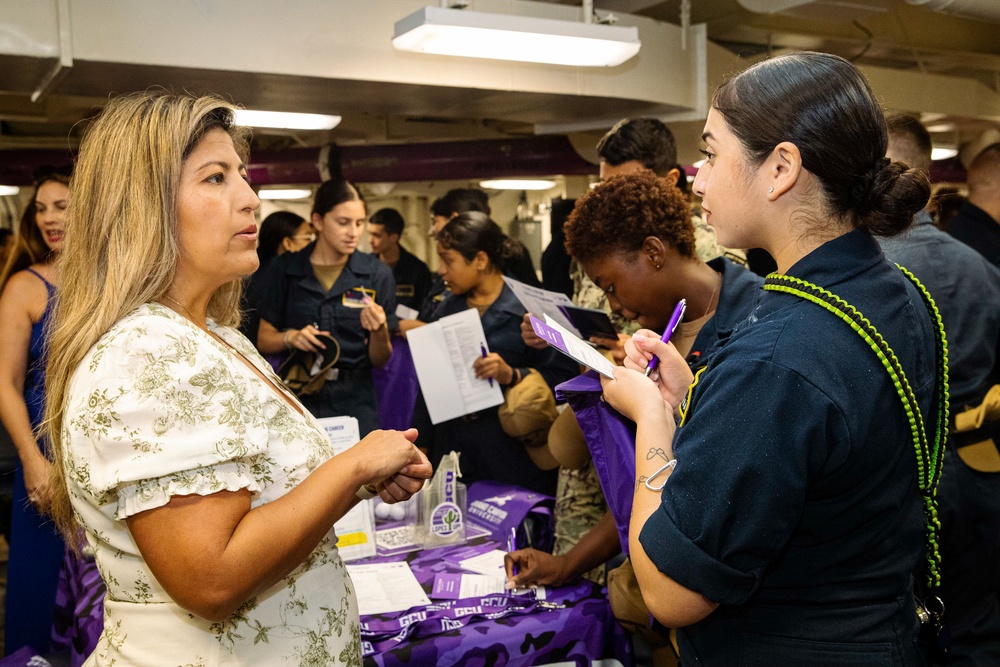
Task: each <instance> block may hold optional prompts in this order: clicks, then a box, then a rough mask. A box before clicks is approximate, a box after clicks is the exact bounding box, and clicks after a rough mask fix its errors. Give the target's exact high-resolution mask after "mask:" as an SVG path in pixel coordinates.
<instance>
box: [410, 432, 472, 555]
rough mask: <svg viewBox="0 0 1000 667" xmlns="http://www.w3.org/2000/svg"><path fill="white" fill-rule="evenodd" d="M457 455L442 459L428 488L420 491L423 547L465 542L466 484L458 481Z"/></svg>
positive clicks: (460, 472)
mask: <svg viewBox="0 0 1000 667" xmlns="http://www.w3.org/2000/svg"><path fill="white" fill-rule="evenodd" d="M458 456H459V455H458V452H451V453H450V454H447V455H446V456H444V457H443V458H442V459H441V464H440V465H439V466H438V469H437V472H435V473H434V478H433V479H432V480H431V483H430V485H429V486H428V487H427V488H425V489H424V490H423V491H421V493H420V495H421V503H420V510H421V511H420V526H421V532H422V534H423V538H424V540H423V541H424V546H425V547H438V546H442V545H445V544H461V543H463V542H465V484H462V483H461V482H460V481H458V479H459V478H460V477H461V476H462V471H461V470H460V469H459V467H458Z"/></svg>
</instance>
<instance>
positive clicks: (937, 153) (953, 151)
mask: <svg viewBox="0 0 1000 667" xmlns="http://www.w3.org/2000/svg"><path fill="white" fill-rule="evenodd" d="M956 155H958V149H957V148H955V147H954V146H935V147H934V148H932V149H931V159H932V160H947V159H949V158H953V157H955V156H956Z"/></svg>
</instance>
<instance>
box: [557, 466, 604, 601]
mask: <svg viewBox="0 0 1000 667" xmlns="http://www.w3.org/2000/svg"><path fill="white" fill-rule="evenodd" d="M555 510H556V511H555V518H556V539H555V545H554V546H553V547H552V553H553V554H555V555H557V556H559V555H561V554H564V553H566V552H567V551H569V550H570V549H572V548H573V546H574V545H575V544H576V543H577V542H579V541H580V538H581V537H583V536H584V535H586V534H587V533H588V532H590V529H591V528H593V527H594V526H595V525H597V522H598V521H600V520H601V517H603V516H604V514H605V513H606V512H607V511H608V505H607V503H606V502H605V501H604V493H603V492H602V491H601V484H600V482H599V481H598V479H597V471H596V470H594V463H593V462H592V461H587V464H586V465H585V466H583V467H582V468H578V469H576V470H573V469H570V468H563V467H560V468H559V481H558V483H557V486H556V508H555ZM583 576H584V578H586V579H590V580H591V581H593V582H594V583H596V584H599V585H601V586H603V585H604V563H601V564H600V565H598V566H597V567H595V568H594V569H593V570H591V571H590V572H586V573H584V575H583Z"/></svg>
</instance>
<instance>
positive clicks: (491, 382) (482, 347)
mask: <svg viewBox="0 0 1000 667" xmlns="http://www.w3.org/2000/svg"><path fill="white" fill-rule="evenodd" d="M479 351H480V352H482V354H483V359H485V358H486V346H485V345H483V344H482V343H480V344H479ZM487 379H488V380H489V381H490V386H491V387H492V386H493V378H487Z"/></svg>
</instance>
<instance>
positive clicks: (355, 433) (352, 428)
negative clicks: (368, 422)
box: [316, 417, 375, 561]
mask: <svg viewBox="0 0 1000 667" xmlns="http://www.w3.org/2000/svg"><path fill="white" fill-rule="evenodd" d="M316 421H317V422H319V425H320V426H322V427H323V431H324V432H325V433H326V437H328V438H329V439H330V443H331V444H332V445H333V450H334V452H335V453H337V454H340V453H341V452H343V451H346V450H348V449H350V448H351V447H353V446H354V445H355V444H356V443H357V442H358V440H360V439H361V437H360V435H359V430H358V420H357V419H356V418H355V417H324V418H323V419H317V420H316ZM333 528H334V530H335V531H336V532H337V550H338V551H340V557H341V558H342V559H344V560H345V561H349V560H356V559H358V558H368V557H369V556H374V555H375V507H374V503H373V502H372V501H371V500H362V501H361V502H360V503H358V504H357V505H355V506H354V507H353V508H351V509H350V510H349V511H348V512H347V514H345V515H344V516H342V517H341V518H340V521H338V522H337V523H335V524H334V525H333Z"/></svg>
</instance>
